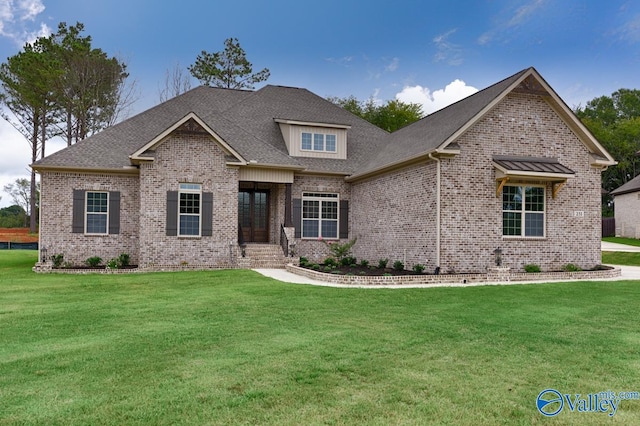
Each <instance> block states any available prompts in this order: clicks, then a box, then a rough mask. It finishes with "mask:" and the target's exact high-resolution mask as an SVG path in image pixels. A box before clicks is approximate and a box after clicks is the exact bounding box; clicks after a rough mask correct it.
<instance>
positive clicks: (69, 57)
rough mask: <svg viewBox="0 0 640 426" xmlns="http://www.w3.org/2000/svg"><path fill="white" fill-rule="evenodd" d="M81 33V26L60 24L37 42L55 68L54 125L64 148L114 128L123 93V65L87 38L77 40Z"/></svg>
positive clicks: (77, 24) (82, 27)
mask: <svg viewBox="0 0 640 426" xmlns="http://www.w3.org/2000/svg"><path fill="white" fill-rule="evenodd" d="M82 31H84V25H83V24H81V23H76V25H75V26H70V27H68V28H67V25H66V23H64V22H62V23H60V24H59V25H58V32H57V33H55V34H52V35H51V36H50V37H49V38H47V39H44V40H42V41H41V42H42V43H43V44H46V45H47V47H48V49H49V50H50V51H51V52H52V54H53V56H54V58H55V61H56V64H57V65H58V67H59V70H58V78H56V79H55V80H54V94H55V103H56V106H57V108H58V111H59V114H60V116H59V119H58V121H57V123H59V124H60V125H61V126H60V133H61V134H62V135H64V137H65V139H66V140H67V145H68V146H70V145H72V144H73V143H76V142H78V141H81V140H83V139H85V138H86V137H87V136H90V135H92V134H94V133H96V132H98V131H100V130H102V129H104V128H106V127H108V126H110V125H112V124H114V123H115V121H116V118H117V115H118V111H119V108H120V107H121V106H122V103H123V96H122V95H123V93H127V92H126V91H125V90H123V86H124V84H125V80H126V78H127V77H128V74H127V72H126V64H124V63H123V62H120V61H119V60H118V59H116V58H110V57H108V56H107V54H106V53H105V52H103V51H102V50H101V49H97V48H93V47H92V46H91V36H86V37H83V36H81V33H82ZM128 101H129V99H127V102H128Z"/></svg>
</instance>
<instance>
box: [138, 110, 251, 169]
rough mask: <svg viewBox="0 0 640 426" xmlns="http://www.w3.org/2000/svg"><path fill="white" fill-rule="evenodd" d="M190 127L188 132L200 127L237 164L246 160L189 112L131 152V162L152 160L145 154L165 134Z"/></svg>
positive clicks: (160, 141)
mask: <svg viewBox="0 0 640 426" xmlns="http://www.w3.org/2000/svg"><path fill="white" fill-rule="evenodd" d="M185 127H186V129H190V130H189V131H190V132H196V131H197V130H196V129H198V128H199V129H202V131H204V133H206V134H208V135H209V136H211V138H212V139H213V140H214V141H215V142H216V143H217V144H218V145H219V146H220V147H221V148H222V150H223V151H224V152H225V153H226V154H227V155H229V156H232V157H233V158H234V159H235V160H236V162H237V164H239V165H246V164H247V161H246V160H245V159H244V158H242V156H241V155H240V154H239V153H238V152H237V151H236V150H235V149H233V148H232V147H231V146H230V145H229V144H228V143H226V142H225V141H224V140H223V139H222V138H221V137H220V136H218V134H217V133H216V132H215V131H213V129H211V127H209V125H208V124H207V123H205V122H204V121H203V120H202V119H201V118H200V117H198V115H197V114H196V113H194V112H190V113H188V114H187V115H185V116H184V117H182V118H181V119H180V120H178V121H176V122H175V123H174V124H173V125H171V126H169V127H168V128H167V129H165V130H164V131H163V132H162V133H160V134H159V135H158V136H156V137H155V138H153V139H151V140H150V141H149V142H147V143H146V144H145V145H143V146H142V147H141V148H139V149H138V150H136V151H135V152H134V153H133V154H131V155H130V157H129V158H131V161H132V162H133V163H139V162H140V161H143V160H144V161H148V160H153V157H152V156H149V155H147V153H148V151H152V150H155V148H156V147H157V146H158V145H160V144H161V143H163V142H164V141H165V139H166V137H167V136H169V135H170V134H172V133H173V132H175V131H177V130H179V129H181V128H185Z"/></svg>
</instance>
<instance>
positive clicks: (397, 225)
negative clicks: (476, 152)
mask: <svg viewBox="0 0 640 426" xmlns="http://www.w3.org/2000/svg"><path fill="white" fill-rule="evenodd" d="M435 182H436V166H435V163H434V162H429V163H423V164H418V165H414V166H410V167H407V168H404V169H402V170H400V171H396V172H393V173H387V174H384V175H382V176H378V177H376V178H374V179H369V180H366V181H362V182H358V183H356V184H354V185H353V187H352V189H351V194H352V198H353V203H352V207H351V224H352V226H351V228H350V231H351V232H350V235H352V236H353V237H357V238H358V243H357V244H356V245H355V246H354V254H355V255H356V257H357V258H358V259H366V260H368V261H369V262H370V264H372V265H377V264H378V261H379V260H380V259H384V258H387V259H389V266H391V265H392V264H393V262H395V261H397V260H399V261H402V262H403V263H404V264H405V268H407V269H411V268H412V267H413V265H415V264H422V265H425V266H426V267H427V270H428V271H433V270H434V268H435V267H436V266H437V265H436V185H435Z"/></svg>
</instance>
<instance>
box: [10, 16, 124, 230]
mask: <svg viewBox="0 0 640 426" xmlns="http://www.w3.org/2000/svg"><path fill="white" fill-rule="evenodd" d="M83 30H84V26H83V25H82V24H80V23H77V24H76V25H75V26H71V27H67V25H66V24H65V23H61V24H60V25H59V26H58V32H57V33H55V34H52V35H51V36H49V37H39V38H38V39H37V40H36V41H35V42H33V43H27V44H25V46H24V48H23V51H21V52H19V53H18V54H16V55H14V56H12V57H10V58H8V59H7V61H6V62H5V63H3V64H1V65H0V103H1V104H2V105H3V106H4V108H3V111H2V117H3V118H5V119H6V120H7V121H9V123H11V124H12V125H13V126H14V127H15V128H16V129H17V130H18V131H19V132H20V133H21V134H22V135H23V136H24V137H25V139H26V140H27V141H28V143H29V145H30V146H31V162H35V161H37V160H38V157H43V156H44V153H45V143H46V141H47V140H48V139H49V138H51V137H53V136H61V135H62V136H64V137H65V138H66V140H67V144H68V145H71V144H72V143H74V142H77V141H79V140H82V139H84V138H85V137H87V136H89V135H91V134H93V133H95V132H97V131H99V130H102V129H103V128H105V127H107V126H109V125H111V124H113V123H114V122H115V119H116V117H117V116H118V113H119V112H121V111H122V110H123V109H124V108H125V107H126V105H127V104H128V102H130V101H131V93H132V92H128V91H127V90H126V89H125V88H124V87H125V83H124V81H125V79H126V77H127V74H126V72H125V69H126V67H125V65H124V64H122V63H120V62H119V61H118V60H116V59H114V58H109V57H107V55H106V54H105V53H104V52H102V50H100V49H93V48H92V47H91V37H81V36H80V33H81V32H82V31H83ZM36 193H37V189H36V177H35V171H33V170H32V171H31V188H30V194H31V195H32V199H31V200H30V208H29V209H28V210H29V211H35V210H36V199H35V196H36ZM30 218H31V222H30V229H31V232H35V229H36V222H35V215H30Z"/></svg>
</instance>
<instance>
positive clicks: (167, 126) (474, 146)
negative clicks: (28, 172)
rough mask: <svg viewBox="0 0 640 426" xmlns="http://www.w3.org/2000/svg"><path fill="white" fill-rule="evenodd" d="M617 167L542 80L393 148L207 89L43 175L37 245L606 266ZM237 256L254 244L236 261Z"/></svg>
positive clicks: (436, 120)
mask: <svg viewBox="0 0 640 426" xmlns="http://www.w3.org/2000/svg"><path fill="white" fill-rule="evenodd" d="M613 164H615V161H614V160H613V158H612V157H611V156H610V155H609V154H608V153H607V152H606V150H605V149H604V148H603V147H602V146H601V145H600V144H599V143H598V141H597V140H596V139H595V138H594V137H593V135H591V134H590V133H589V132H588V130H587V129H586V128H585V127H584V126H583V125H582V124H581V123H580V121H579V120H578V119H577V118H576V117H575V116H574V114H573V113H572V111H571V110H570V109H569V108H568V107H567V105H566V104H565V103H564V102H563V101H562V100H561V99H560V98H559V97H558V95H557V94H556V93H555V92H554V91H553V89H552V88H551V87H549V85H548V84H547V83H546V82H545V81H544V79H543V78H542V77H541V76H540V75H539V74H538V72H537V71H536V70H535V69H533V68H528V69H525V70H523V71H521V72H519V73H517V74H515V75H513V76H511V77H508V78H507V79H505V80H502V81H500V82H498V83H496V84H494V85H492V86H490V87H488V88H486V89H484V90H482V91H479V92H477V93H475V94H474V95H472V96H469V97H468V98H465V99H463V100H461V101H459V102H457V103H455V104H453V105H451V106H449V107H447V108H444V109H442V110H440V111H438V112H435V113H433V114H431V115H429V116H427V117H425V118H424V119H422V120H420V121H418V122H416V123H414V124H412V125H410V126H407V127H405V128H403V129H401V130H398V131H396V132H394V133H391V134H390V133H387V132H385V131H383V130H380V129H379V128H377V127H375V126H373V125H371V124H370V123H368V122H366V121H364V120H361V119H359V118H358V117H356V116H354V115H352V114H350V113H349V112H347V111H345V110H343V109H341V108H339V107H337V106H335V105H333V104H332V103H330V102H328V101H326V100H324V99H322V98H320V97H318V96H316V95H314V94H313V93H311V92H309V91H307V90H304V89H297V88H290V87H279V86H266V87H264V88H262V89H260V90H257V91H238V90H228V89H219V88H209V87H198V88H196V89H193V90H191V91H189V92H187V93H184V94H182V95H180V96H178V97H176V98H174V99H171V100H169V101H167V102H165V103H162V104H160V105H158V106H156V107H153V108H151V109H149V110H147V111H145V112H142V113H141V114H139V115H136V116H134V117H132V118H130V119H128V120H126V121H124V122H122V123H120V124H117V125H115V126H113V127H111V128H108V129H106V130H104V131H102V132H101V133H98V134H96V135H94V136H92V137H90V138H88V139H86V140H85V141H82V142H80V143H78V144H76V145H73V146H71V147H68V148H66V149H64V150H62V151H59V152H57V153H55V154H52V155H50V156H48V157H46V158H44V159H42V160H40V161H38V162H36V163H35V164H34V165H33V167H34V168H35V169H36V170H37V171H38V172H39V173H40V175H41V201H40V206H41V219H40V244H41V247H46V248H47V250H48V253H49V254H56V253H63V254H64V257H65V260H67V261H70V262H72V263H82V262H83V261H84V260H85V259H86V258H88V257H90V256H94V255H95V256H100V257H102V258H103V259H109V258H113V257H117V256H118V254H120V253H122V252H126V253H128V254H129V255H130V256H131V258H132V261H133V262H134V263H136V264H138V265H139V266H140V267H141V268H146V269H163V268H180V267H185V266H188V267H198V268H227V267H251V266H253V265H254V264H253V263H252V262H251V257H252V255H253V254H252V253H255V252H252V251H251V250H252V249H254V250H255V249H256V248H259V247H261V246H269V244H270V245H272V246H276V245H282V247H283V249H279V250H280V252H286V251H287V250H288V249H292V248H293V247H295V253H296V254H297V255H300V256H306V257H308V258H310V259H316V260H318V261H320V260H322V259H323V258H324V257H325V256H326V255H327V254H328V251H327V248H326V246H325V245H324V244H323V242H322V241H319V240H320V239H324V240H342V241H347V240H349V239H352V238H357V239H358V240H357V244H356V245H355V246H354V248H353V251H354V255H355V256H356V257H357V258H358V259H367V260H369V261H370V262H371V263H377V261H378V260H379V259H381V258H388V259H390V261H391V262H393V261H395V260H401V261H403V262H404V263H405V265H406V267H407V268H411V267H412V265H414V264H418V263H420V264H423V265H426V267H427V268H428V270H434V269H435V268H436V267H440V268H441V271H442V272H458V273H464V272H482V271H485V270H486V268H487V267H489V266H492V265H494V251H495V250H496V249H497V248H500V249H501V250H502V252H503V264H504V265H505V266H509V267H511V268H512V269H515V270H521V269H522V268H523V266H524V265H525V264H528V263H536V264H538V265H540V266H541V267H542V269H543V270H555V269H558V268H559V267H560V266H561V265H564V264H566V263H569V262H571V263H575V264H577V265H579V266H581V267H583V268H589V267H593V266H595V265H597V264H599V263H600V186H601V185H600V180H601V177H600V173H601V171H602V170H603V169H604V168H606V167H608V166H610V165H613ZM240 243H243V244H247V251H246V254H247V257H243V256H242V255H243V250H242V248H241V247H244V245H241V244H240Z"/></svg>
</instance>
